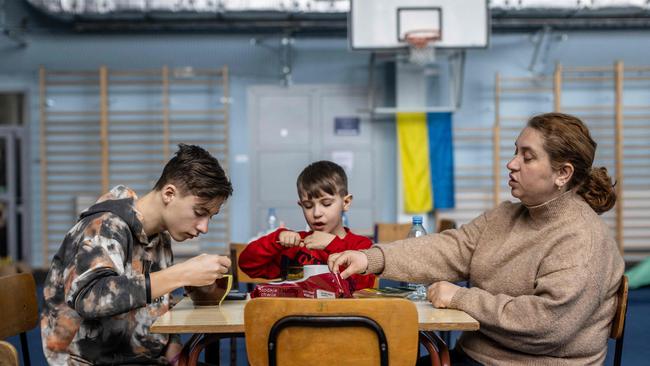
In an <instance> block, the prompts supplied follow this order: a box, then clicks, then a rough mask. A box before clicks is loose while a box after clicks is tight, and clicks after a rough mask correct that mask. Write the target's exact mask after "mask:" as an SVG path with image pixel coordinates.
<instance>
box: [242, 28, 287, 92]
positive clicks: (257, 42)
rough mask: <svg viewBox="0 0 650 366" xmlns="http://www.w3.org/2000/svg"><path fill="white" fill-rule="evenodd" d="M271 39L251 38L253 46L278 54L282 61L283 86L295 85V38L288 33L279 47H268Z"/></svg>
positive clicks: (281, 39)
mask: <svg viewBox="0 0 650 366" xmlns="http://www.w3.org/2000/svg"><path fill="white" fill-rule="evenodd" d="M268 39H269V38H257V37H256V38H251V41H250V42H251V45H253V46H261V47H265V48H268V49H270V50H272V51H273V52H276V53H277V55H278V58H279V61H280V73H281V75H282V84H283V85H284V86H290V85H292V84H293V77H292V72H293V45H294V43H295V41H296V40H295V38H293V36H292V35H291V33H287V34H285V35H283V36H282V38H280V44H279V46H270V45H268Z"/></svg>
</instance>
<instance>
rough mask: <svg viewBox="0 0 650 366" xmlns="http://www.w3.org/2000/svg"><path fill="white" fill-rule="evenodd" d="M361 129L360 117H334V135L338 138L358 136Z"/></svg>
mask: <svg viewBox="0 0 650 366" xmlns="http://www.w3.org/2000/svg"><path fill="white" fill-rule="evenodd" d="M360 127H361V119H360V118H359V117H334V134H335V135H337V136H358V135H359V133H360Z"/></svg>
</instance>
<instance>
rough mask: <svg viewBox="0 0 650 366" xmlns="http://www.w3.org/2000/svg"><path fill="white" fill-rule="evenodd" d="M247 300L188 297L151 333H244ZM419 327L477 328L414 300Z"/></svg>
mask: <svg viewBox="0 0 650 366" xmlns="http://www.w3.org/2000/svg"><path fill="white" fill-rule="evenodd" d="M246 302H247V301H236V300H233V301H224V302H223V304H222V305H221V306H220V307H218V306H206V307H196V308H195V307H194V305H193V304H192V300H190V298H189V297H185V298H183V300H181V301H180V302H179V303H178V304H177V305H176V306H175V307H174V308H173V309H172V310H170V311H168V312H167V313H165V314H164V315H163V316H161V317H160V318H158V319H157V320H156V321H155V322H154V323H153V325H152V326H151V332H153V333H225V334H241V335H243V334H244V306H245V305H246ZM415 306H416V308H417V310H418V320H419V323H420V330H428V331H434V330H468V331H471V330H478V329H479V324H478V321H476V319H474V318H472V317H471V316H469V314H467V313H465V312H463V311H460V310H452V309H436V308H434V307H433V305H431V303H430V302H424V301H421V302H415Z"/></svg>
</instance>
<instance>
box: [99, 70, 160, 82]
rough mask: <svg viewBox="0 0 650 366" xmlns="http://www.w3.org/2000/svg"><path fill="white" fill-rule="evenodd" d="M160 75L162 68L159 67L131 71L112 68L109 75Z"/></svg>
mask: <svg viewBox="0 0 650 366" xmlns="http://www.w3.org/2000/svg"><path fill="white" fill-rule="evenodd" d="M159 75H160V70H157V69H149V70H131V71H122V70H111V71H110V72H109V76H159ZM111 82H112V81H111Z"/></svg>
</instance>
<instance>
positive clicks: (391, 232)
mask: <svg viewBox="0 0 650 366" xmlns="http://www.w3.org/2000/svg"><path fill="white" fill-rule="evenodd" d="M409 230H411V224H408V223H406V224H398V223H387V222H378V223H376V224H375V242H376V243H390V242H392V241H395V240H402V239H406V237H407V236H408V234H409Z"/></svg>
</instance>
